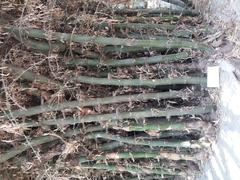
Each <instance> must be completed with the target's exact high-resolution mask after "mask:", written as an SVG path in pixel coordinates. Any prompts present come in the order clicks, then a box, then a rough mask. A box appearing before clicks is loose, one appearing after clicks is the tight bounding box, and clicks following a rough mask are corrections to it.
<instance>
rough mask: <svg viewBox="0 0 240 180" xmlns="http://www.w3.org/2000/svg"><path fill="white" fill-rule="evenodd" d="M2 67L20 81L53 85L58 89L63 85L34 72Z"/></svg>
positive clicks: (11, 65)
mask: <svg viewBox="0 0 240 180" xmlns="http://www.w3.org/2000/svg"><path fill="white" fill-rule="evenodd" d="M3 66H5V67H7V68H8V69H9V70H10V72H11V73H13V74H15V75H17V76H19V77H20V78H22V79H25V80H27V81H31V82H34V81H36V82H39V83H43V84H54V85H56V86H58V87H59V88H61V87H63V85H62V84H61V83H59V82H57V81H54V80H51V79H50V78H48V77H46V76H42V75H38V74H36V73H34V72H31V71H30V70H25V69H23V68H21V67H18V66H15V65H13V64H4V65H3Z"/></svg>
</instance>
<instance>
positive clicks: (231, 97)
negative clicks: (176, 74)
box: [196, 0, 240, 180]
mask: <svg viewBox="0 0 240 180" xmlns="http://www.w3.org/2000/svg"><path fill="white" fill-rule="evenodd" d="M196 3H197V4H198V8H200V9H201V10H202V12H203V14H204V16H205V18H206V19H207V20H208V21H211V22H212V23H213V24H214V26H215V27H216V28H219V31H221V32H224V33H225V36H226V41H227V43H226V46H223V47H220V48H217V53H216V55H215V57H213V61H215V64H217V65H219V66H220V68H221V72H220V79H221V80H220V86H221V88H220V99H219V100H220V108H219V114H220V120H221V123H220V124H221V126H220V133H219V137H218V140H217V143H216V144H215V145H214V146H213V156H212V158H211V160H210V162H209V163H207V165H206V166H205V167H204V172H205V174H204V175H203V176H202V177H201V178H200V179H203V180H205V179H209V180H210V179H214V180H215V179H216V180H218V179H221V180H223V179H226V180H230V179H231V180H235V179H239V177H238V172H239V171H240V157H239V155H238V154H239V153H238V151H239V149H240V141H239V138H240V133H239V132H240V121H239V120H240V111H239V107H240V102H239V99H240V82H239V72H240V66H239V57H240V53H239V47H240V46H239V45H240V41H239V39H240V1H239V0H231V1H230V0H212V1H210V2H209V1H202V3H201V1H200V2H199V1H198V2H196ZM226 50H227V51H226Z"/></svg>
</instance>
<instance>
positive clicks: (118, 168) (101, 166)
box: [79, 164, 186, 176]
mask: <svg viewBox="0 0 240 180" xmlns="http://www.w3.org/2000/svg"><path fill="white" fill-rule="evenodd" d="M79 167H80V168H87V169H100V170H101V169H102V170H107V171H112V172H129V173H132V174H158V175H179V176H180V175H181V176H184V175H186V174H185V173H184V172H180V171H172V170H170V169H165V168H158V169H148V168H143V167H135V166H130V165H128V166H120V165H112V164H107V165H106V164H93V165H87V164H80V166H79Z"/></svg>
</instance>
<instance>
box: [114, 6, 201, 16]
mask: <svg viewBox="0 0 240 180" xmlns="http://www.w3.org/2000/svg"><path fill="white" fill-rule="evenodd" d="M114 13H115V14H121V15H125V14H126V15H137V14H149V15H151V14H171V15H183V16H198V15H199V13H198V12H196V11H192V10H187V9H186V10H172V9H171V10H170V9H169V10H167V9H126V8H125V9H116V10H115V11H114Z"/></svg>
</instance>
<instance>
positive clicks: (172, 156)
mask: <svg viewBox="0 0 240 180" xmlns="http://www.w3.org/2000/svg"><path fill="white" fill-rule="evenodd" d="M202 156H203V155H202V154H201V153H198V154H193V155H189V154H184V153H180V152H179V153H174V152H168V151H160V152H120V153H118V152H117V153H106V154H101V155H96V156H93V157H89V158H86V157H81V158H80V162H81V163H86V162H90V161H105V160H119V159H142V158H145V159H149V158H154V159H168V160H172V161H179V160H185V161H200V160H201V159H202Z"/></svg>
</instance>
